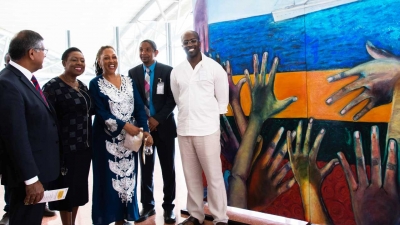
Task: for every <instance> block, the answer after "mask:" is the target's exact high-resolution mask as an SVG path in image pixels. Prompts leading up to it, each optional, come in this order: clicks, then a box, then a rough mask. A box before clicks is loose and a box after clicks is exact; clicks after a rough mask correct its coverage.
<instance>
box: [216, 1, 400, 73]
mask: <svg viewBox="0 0 400 225" xmlns="http://www.w3.org/2000/svg"><path fill="white" fill-rule="evenodd" d="M217 2H218V1H217ZM209 7H210V6H209ZM399 15H400V1H399V0H379V1H377V0H362V1H359V2H355V3H350V4H347V5H342V6H339V7H335V8H331V9H326V10H322V11H319V12H314V13H310V14H307V15H306V16H300V17H297V18H293V19H288V20H284V21H280V22H274V20H273V17H272V14H266V15H261V16H254V17H249V18H244V19H238V20H234V21H226V22H218V23H213V24H210V25H209V33H210V37H209V38H210V48H211V50H210V52H211V53H212V54H216V53H218V54H219V55H220V57H221V59H222V60H227V59H229V60H230V61H231V66H232V69H233V73H234V74H243V71H244V69H249V70H250V72H252V71H253V68H252V57H251V55H252V54H255V53H257V54H259V56H260V58H261V54H262V53H263V52H264V51H268V52H269V57H270V59H272V57H273V56H278V57H279V59H280V65H279V67H278V71H281V72H282V71H305V70H308V71H311V70H327V69H340V68H350V67H354V66H356V65H359V64H361V63H364V62H367V61H369V60H371V59H372V58H371V57H370V56H369V55H368V53H367V52H366V49H365V44H366V42H367V41H371V42H372V43H373V44H374V45H375V46H377V47H379V48H383V49H385V50H387V51H389V52H392V53H394V54H396V55H400V20H399V19H398V16H399ZM269 61H271V60H269ZM269 64H271V63H269ZM269 66H270V65H269Z"/></svg>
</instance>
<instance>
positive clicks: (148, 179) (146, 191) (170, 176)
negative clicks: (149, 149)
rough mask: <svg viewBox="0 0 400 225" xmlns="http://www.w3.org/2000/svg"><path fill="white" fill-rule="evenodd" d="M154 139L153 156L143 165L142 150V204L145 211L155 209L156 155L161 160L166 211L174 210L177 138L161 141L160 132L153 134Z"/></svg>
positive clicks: (141, 155)
mask: <svg viewBox="0 0 400 225" xmlns="http://www.w3.org/2000/svg"><path fill="white" fill-rule="evenodd" d="M151 136H152V137H153V141H154V144H153V151H154V152H153V154H152V155H149V156H148V155H146V156H145V157H146V163H145V164H143V154H142V151H143V149H140V152H139V155H140V157H139V158H140V168H141V176H142V183H141V203H142V205H143V208H144V209H152V208H154V205H155V203H154V195H153V192H154V181H153V173H154V162H155V155H156V154H157V155H158V159H159V160H160V165H161V172H162V177H163V182H164V188H163V192H164V199H163V200H164V202H163V204H162V207H163V208H164V210H173V209H174V207H175V205H174V204H173V203H172V202H173V201H174V200H175V138H168V139H167V140H165V139H161V138H160V136H159V133H158V131H153V132H151Z"/></svg>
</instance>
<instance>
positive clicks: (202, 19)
mask: <svg viewBox="0 0 400 225" xmlns="http://www.w3.org/2000/svg"><path fill="white" fill-rule="evenodd" d="M206 1H207V0H197V1H196V4H195V6H194V10H193V12H194V30H195V31H196V32H197V33H198V34H199V36H200V42H201V43H202V44H201V51H202V52H208V50H209V49H208V15H207V3H206Z"/></svg>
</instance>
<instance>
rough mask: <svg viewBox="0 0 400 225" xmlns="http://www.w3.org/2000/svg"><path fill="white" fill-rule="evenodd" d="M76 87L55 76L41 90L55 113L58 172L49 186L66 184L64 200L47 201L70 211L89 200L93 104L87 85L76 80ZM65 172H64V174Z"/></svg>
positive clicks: (50, 204)
mask: <svg viewBox="0 0 400 225" xmlns="http://www.w3.org/2000/svg"><path fill="white" fill-rule="evenodd" d="M78 82H79V91H77V90H75V89H74V88H72V87H71V86H69V85H67V84H66V83H65V82H64V81H63V80H62V79H61V78H59V77H55V78H53V79H51V80H50V81H49V82H47V83H46V84H45V85H44V86H43V93H44V94H45V96H46V97H47V100H48V102H49V103H50V104H51V105H52V106H53V107H54V109H55V110H56V114H57V119H58V125H59V136H60V150H61V172H64V173H62V174H60V175H59V177H58V179H57V180H55V181H54V182H51V183H50V184H49V189H58V188H66V187H68V188H69V189H68V192H67V196H66V198H65V199H64V200H61V201H55V202H49V207H50V209H52V210H60V211H69V212H71V211H72V208H73V207H77V206H82V205H85V204H86V203H87V202H88V201H89V193H88V192H89V187H88V176H89V169H90V161H91V158H92V151H91V146H90V145H91V139H92V137H91V133H92V132H91V131H92V120H91V115H93V113H94V104H93V102H92V101H91V98H90V95H89V91H88V88H87V87H86V85H84V84H83V83H82V82H81V81H79V80H78ZM65 172H66V174H65Z"/></svg>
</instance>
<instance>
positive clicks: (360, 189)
mask: <svg viewBox="0 0 400 225" xmlns="http://www.w3.org/2000/svg"><path fill="white" fill-rule="evenodd" d="M378 134H379V131H378V127H377V126H373V127H372V133H371V149H372V150H371V176H370V177H371V180H370V181H369V180H368V176H367V173H366V169H365V160H364V153H363V147H362V144H361V135H360V133H359V132H358V131H356V132H354V141H355V153H356V166H357V175H358V183H357V181H356V180H355V178H354V175H353V173H352V171H351V168H350V166H349V163H348V162H347V160H346V157H345V156H344V154H343V153H342V152H339V153H338V156H339V159H340V163H341V165H342V168H343V170H344V173H345V175H346V180H347V184H348V185H349V189H350V195H351V201H352V206H353V212H354V217H355V220H356V223H357V224H363V225H364V224H365V225H368V224H371V225H372V224H397V223H398V221H399V219H400V200H399V190H398V185H397V176H398V174H397V165H398V163H397V157H398V156H397V142H396V141H395V140H394V139H390V140H389V142H388V143H389V146H388V154H387V160H386V161H387V163H386V167H385V166H384V163H382V161H381V152H380V149H379V135H378ZM382 167H383V168H385V169H384V174H385V176H384V177H382V175H381V174H382V171H381V170H382ZM382 182H383V184H382Z"/></svg>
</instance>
